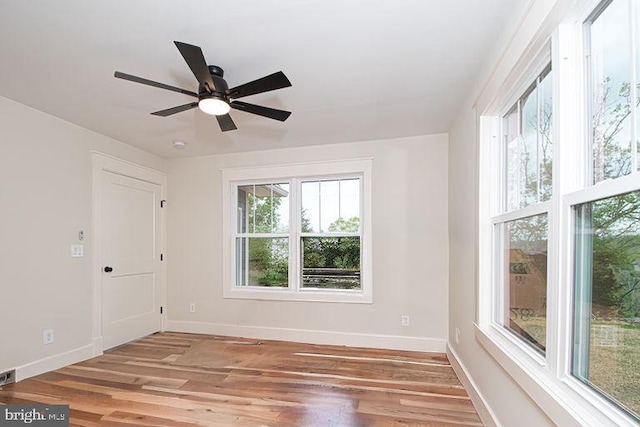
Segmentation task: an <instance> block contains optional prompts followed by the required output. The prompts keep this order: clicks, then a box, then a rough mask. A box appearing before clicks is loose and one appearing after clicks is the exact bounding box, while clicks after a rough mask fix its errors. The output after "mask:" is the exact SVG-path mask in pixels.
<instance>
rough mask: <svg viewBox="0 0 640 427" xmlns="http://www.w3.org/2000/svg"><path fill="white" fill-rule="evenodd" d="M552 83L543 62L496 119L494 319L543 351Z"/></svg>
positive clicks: (550, 159) (545, 326)
mask: <svg viewBox="0 0 640 427" xmlns="http://www.w3.org/2000/svg"><path fill="white" fill-rule="evenodd" d="M551 88H552V81H551V67H550V66H546V67H545V68H544V69H543V71H542V72H541V73H540V74H539V75H538V76H537V78H536V79H535V81H534V82H533V83H532V84H530V85H529V86H528V87H527V89H526V90H525V91H524V93H523V94H522V95H521V96H520V97H519V98H518V99H517V100H516V102H515V103H514V104H513V106H512V107H511V108H510V109H509V110H508V112H507V113H506V114H505V115H504V116H503V117H502V119H501V120H500V124H501V128H502V144H501V145H500V146H498V147H496V148H497V150H496V151H497V153H498V159H497V166H498V167H497V168H496V170H497V171H502V172H501V173H502V175H503V178H504V179H503V180H500V181H499V182H501V183H502V188H503V190H502V191H501V192H498V193H497V194H496V196H497V203H496V208H495V215H494V216H493V223H494V244H495V253H496V254H499V256H497V257H496V258H495V260H494V261H495V263H496V274H495V284H496V288H495V290H494V293H495V296H496V306H495V311H494V316H495V317H494V320H495V321H496V322H497V324H499V325H501V326H502V327H504V328H505V329H506V330H507V331H509V332H510V333H513V334H514V335H515V336H517V337H518V338H519V339H521V340H522V342H524V343H526V344H527V345H529V346H531V347H532V348H533V349H535V350H536V351H538V352H541V353H544V351H545V342H546V330H547V322H546V317H547V316H546V310H547V222H548V218H547V217H548V210H549V203H548V200H549V199H550V197H551V193H552V185H551V183H552V165H553V144H552V132H551V130H552V118H553V115H552V92H551Z"/></svg>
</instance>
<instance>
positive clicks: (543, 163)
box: [538, 72, 553, 201]
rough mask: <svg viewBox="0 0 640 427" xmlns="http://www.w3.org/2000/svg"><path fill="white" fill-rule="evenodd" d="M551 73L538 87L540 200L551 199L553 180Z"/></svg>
mask: <svg viewBox="0 0 640 427" xmlns="http://www.w3.org/2000/svg"><path fill="white" fill-rule="evenodd" d="M551 76H552V74H551V73H550V72H549V74H547V75H546V76H545V77H544V78H543V79H542V81H541V82H540V85H539V86H538V90H539V92H540V114H539V120H540V121H539V123H538V129H539V138H540V147H539V153H540V161H539V162H538V164H539V167H540V172H539V173H540V200H541V201H545V200H549V199H551V189H552V179H553V167H552V166H553V82H552V77H551Z"/></svg>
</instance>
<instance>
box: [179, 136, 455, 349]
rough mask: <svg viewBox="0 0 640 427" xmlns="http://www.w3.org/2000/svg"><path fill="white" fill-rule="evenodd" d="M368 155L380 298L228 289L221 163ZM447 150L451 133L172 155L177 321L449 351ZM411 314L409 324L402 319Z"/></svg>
mask: <svg viewBox="0 0 640 427" xmlns="http://www.w3.org/2000/svg"><path fill="white" fill-rule="evenodd" d="M362 157H372V158H373V265H374V267H373V301H374V302H373V304H346V303H326V302H325V303H311V302H283V301H256V300H235V299H224V298H223V297H222V264H221V261H222V251H223V250H224V248H223V238H224V236H222V207H221V173H220V170H221V169H222V168H232V167H247V166H253V165H272V164H284V163H296V162H313V161H323V160H334V159H348V158H362ZM446 159H447V135H444V134H442V135H431V136H422V137H413V138H404V139H393V140H384V141H371V142H363V143H351V144H341V145H332V146H322V147H308V148H295V149H286V150H273V151H263V152H252V153H238V154H228V155H219V156H209V157H198V158H187V159H175V160H172V161H171V162H170V165H169V195H170V196H169V202H168V208H167V216H168V230H169V234H168V260H169V264H168V289H169V291H168V318H169V322H168V324H167V325H168V327H169V329H173V330H185V331H200V332H209V333H219V334H229V335H244V336H253V337H261V338H279V339H291V340H298V341H307V342H325V343H335V344H347V345H370V346H377V347H389V348H413V349H423V350H439V351H443V350H444V342H445V340H446V335H447V282H448V257H447V253H448V238H447V160H446ZM190 302H196V303H197V311H196V313H189V312H188V307H189V303H190ZM402 315H408V316H410V320H411V325H410V326H409V327H402V326H401V325H400V316H402Z"/></svg>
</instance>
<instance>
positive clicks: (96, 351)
mask: <svg viewBox="0 0 640 427" xmlns="http://www.w3.org/2000/svg"><path fill="white" fill-rule="evenodd" d="M103 353H104V343H103V340H102V337H94V338H93V357H97V356H101V355H102V354H103Z"/></svg>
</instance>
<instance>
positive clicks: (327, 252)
mask: <svg viewBox="0 0 640 427" xmlns="http://www.w3.org/2000/svg"><path fill="white" fill-rule="evenodd" d="M303 244H304V267H305V268H338V269H343V270H354V271H358V270H360V238H358V237H305V238H303Z"/></svg>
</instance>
